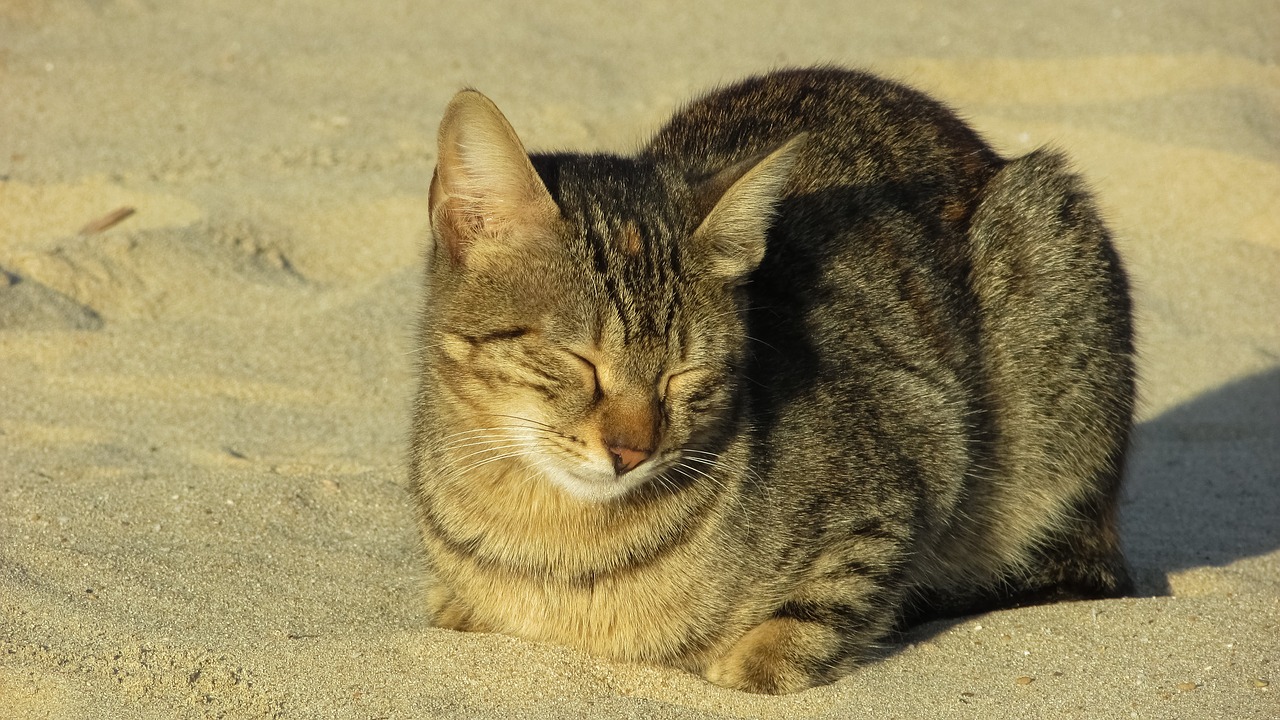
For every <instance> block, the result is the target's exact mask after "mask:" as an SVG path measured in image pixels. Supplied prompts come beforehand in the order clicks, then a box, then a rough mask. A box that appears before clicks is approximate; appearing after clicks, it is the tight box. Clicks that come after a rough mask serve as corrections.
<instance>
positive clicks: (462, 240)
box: [429, 90, 559, 265]
mask: <svg viewBox="0 0 1280 720" xmlns="http://www.w3.org/2000/svg"><path fill="white" fill-rule="evenodd" d="M438 142H439V159H438V160H437V162H436V171H435V176H434V177H433V178H432V180H431V195H430V200H429V207H430V214H431V228H432V232H433V235H434V238H435V241H436V243H437V246H438V247H440V246H443V248H444V249H445V250H446V251H447V254H448V256H449V259H450V260H451V261H452V262H453V264H454V265H466V264H468V263H469V262H470V261H471V255H472V253H473V252H475V251H477V250H480V251H483V250H485V249H499V248H497V247H493V246H509V245H511V244H512V243H518V242H520V241H521V240H522V239H523V238H529V237H541V236H543V235H545V231H546V228H547V226H548V224H549V223H550V222H551V220H552V218H554V217H555V216H556V215H557V214H558V212H559V210H558V208H556V204H555V201H554V200H552V198H551V194H550V193H549V192H547V188H546V186H545V185H543V183H542V179H541V178H539V177H538V173H537V172H536V171H535V170H534V169H533V165H532V164H531V163H530V162H529V155H528V153H526V152H525V149H524V145H523V144H522V143H521V142H520V138H519V137H518V136H517V135H516V132H515V130H514V129H513V128H512V127H511V124H510V123H508V122H507V119H506V118H505V117H503V115H502V112H501V111H500V110H498V107H497V106H496V105H494V104H493V101H491V100H489V98H487V97H485V96H484V95H481V94H480V93H478V92H476V91H474V90H463V91H462V92H460V93H458V94H457V95H455V96H454V98H453V100H451V101H450V102H449V106H448V107H447V108H446V109H445V113H444V118H443V119H442V120H441V121H440V133H439V137H438Z"/></svg>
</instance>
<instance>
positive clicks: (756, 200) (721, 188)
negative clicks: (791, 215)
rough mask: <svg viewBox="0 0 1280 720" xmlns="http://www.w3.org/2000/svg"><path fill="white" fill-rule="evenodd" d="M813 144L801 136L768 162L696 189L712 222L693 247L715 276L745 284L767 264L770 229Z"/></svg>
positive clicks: (747, 164)
mask: <svg viewBox="0 0 1280 720" xmlns="http://www.w3.org/2000/svg"><path fill="white" fill-rule="evenodd" d="M807 138H808V135H807V134H806V133H801V134H799V135H797V136H795V137H793V138H791V139H790V140H788V141H787V142H785V143H783V144H782V146H781V147H779V148H777V149H776V150H774V151H773V152H770V153H768V154H767V155H765V156H764V157H763V158H760V157H755V158H751V159H748V160H745V161H743V162H740V163H738V164H737V165H733V166H731V167H729V168H726V169H724V170H721V171H720V172H718V173H716V174H715V175H714V176H713V177H711V178H710V179H709V180H706V181H703V183H702V184H701V185H700V186H699V187H698V188H697V189H696V192H697V197H698V200H699V205H700V206H701V207H702V208H704V209H705V212H706V216H705V217H704V218H703V220H702V224H701V225H699V226H698V229H697V230H695V231H694V233H693V242H694V244H695V247H699V248H700V249H701V251H702V253H703V254H704V256H705V258H706V261H707V263H708V268H709V269H710V270H711V272H712V273H714V274H716V275H719V276H721V277H724V278H726V279H730V280H734V279H740V278H743V277H745V276H746V275H747V274H748V273H750V272H751V271H752V270H755V269H756V266H757V265H759V264H760V261H761V260H763V259H764V250H765V236H766V234H767V233H768V231H769V224H770V223H771V222H772V220H773V216H774V214H775V213H776V212H777V206H778V201H779V199H780V197H781V195H782V189H783V186H785V185H786V184H787V180H788V179H789V178H790V177H791V169H792V168H793V167H794V166H795V163H796V159H797V158H799V156H800V150H801V149H802V148H803V147H804V144H805V141H806V140H807Z"/></svg>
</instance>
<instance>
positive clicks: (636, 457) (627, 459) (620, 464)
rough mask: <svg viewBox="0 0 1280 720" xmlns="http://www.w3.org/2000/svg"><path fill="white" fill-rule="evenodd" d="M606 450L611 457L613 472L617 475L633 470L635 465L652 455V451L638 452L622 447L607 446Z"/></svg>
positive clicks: (634, 449)
mask: <svg viewBox="0 0 1280 720" xmlns="http://www.w3.org/2000/svg"><path fill="white" fill-rule="evenodd" d="M608 449H609V454H610V455H611V456H613V470H614V472H616V473H618V474H619V475H621V474H623V473H626V472H631V471H632V470H635V469H636V466H637V465H639V464H640V463H642V462H644V461H645V460H648V459H649V456H650V455H652V454H653V451H652V450H638V449H636V448H631V447H625V446H623V445H609V446H608Z"/></svg>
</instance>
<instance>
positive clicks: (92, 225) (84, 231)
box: [80, 206, 136, 235]
mask: <svg viewBox="0 0 1280 720" xmlns="http://www.w3.org/2000/svg"><path fill="white" fill-rule="evenodd" d="M134 212H136V211H135V210H134V209H133V208H131V207H128V206H125V207H118V208H116V209H115V210H112V211H111V212H109V213H107V214H106V215H103V216H102V217H100V218H98V219H96V220H93V221H90V222H89V224H88V225H85V226H84V227H82V228H80V234H81V235H97V234H98V233H100V232H105V231H106V230H109V229H111V228H113V227H115V226H116V225H119V224H120V223H121V222H123V221H124V219H125V218H127V217H129V216H130V215H132V214H133V213H134Z"/></svg>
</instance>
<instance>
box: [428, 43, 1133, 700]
mask: <svg viewBox="0 0 1280 720" xmlns="http://www.w3.org/2000/svg"><path fill="white" fill-rule="evenodd" d="M431 217H432V228H433V241H434V244H433V248H432V249H431V251H430V252H429V256H428V262H427V271H426V302H425V304H424V306H423V310H422V318H421V319H422V324H421V354H422V365H421V371H420V373H421V377H420V391H419V394H418V397H417V405H416V412H415V421H414V430H413V444H412V452H411V465H412V474H413V479H414V483H415V489H416V493H417V506H418V510H419V518H420V525H421V529H422V537H423V543H424V547H425V549H426V556H427V560H428V564H429V570H430V575H431V583H430V589H429V592H428V608H429V612H430V614H431V617H432V619H433V621H434V622H435V624H437V625H439V626H441V627H448V628H454V629H458V630H472V631H483V632H502V633H509V634H513V635H517V636H521V637H526V638H531V639H535V640H542V641H549V642H556V643H562V644H565V645H570V646H574V647H578V648H582V649H584V650H587V651H589V652H592V653H595V654H598V655H601V656H605V657H610V658H615V659H619V660H626V661H640V662H655V663H662V664H668V665H672V666H676V667H681V668H685V669H687V670H690V671H692V672H696V673H700V674H702V675H704V676H705V677H706V678H708V679H709V680H711V681H712V682H715V683H717V684H721V685H724V686H728V687H733V688H740V689H743V690H748V691H752V692H768V693H782V692H791V691H795V690H799V689H803V688H806V687H810V686H812V685H815V684H818V683H823V682H828V681H831V680H833V679H835V678H837V677H839V676H840V675H842V674H844V673H847V672H848V671H849V670H850V669H851V668H852V667H854V666H855V665H856V663H857V662H858V661H860V660H861V659H864V658H865V657H866V656H867V655H868V651H869V649H870V648H872V647H874V645H875V644H876V643H877V642H879V641H882V640H883V639H884V637H885V635H886V634H887V633H888V632H889V631H890V630H891V629H892V628H893V627H894V626H895V625H896V624H898V623H900V622H902V621H903V620H904V618H918V617H921V616H928V615H935V614H939V613H957V612H966V611H970V610H974V609H979V608H984V607H990V606H994V605H1000V604H1007V603H1014V602H1022V601H1032V600H1040V599H1046V598H1054V597H1070V596H1111V595H1116V594H1119V593H1123V592H1124V591H1126V589H1127V588H1128V576H1127V571H1126V568H1125V563H1124V559H1123V557H1122V556H1121V554H1120V550H1119V543H1118V539H1117V537H1118V536H1117V532H1116V527H1115V518H1114V515H1115V502H1116V495H1117V491H1118V485H1119V482H1120V478H1121V470H1122V465H1123V459H1124V453H1125V449H1126V445H1127V439H1128V433H1129V426H1130V422H1131V413H1132V402H1133V399H1132V398H1133V365H1132V345H1131V330H1130V320H1129V304H1128V302H1129V301H1128V291H1127V287H1126V282H1125V278H1124V274H1123V272H1122V270H1121V268H1120V264H1119V261H1118V259H1117V257H1116V254H1115V251H1114V249H1113V247H1112V245H1111V242H1110V240H1109V238H1108V235H1107V231H1106V229H1105V228H1104V227H1103V225H1102V223H1101V221H1100V219H1099V217H1098V213H1097V212H1096V210H1095V209H1094V207H1093V204H1092V201H1091V199H1090V197H1089V194H1088V192H1087V191H1086V190H1085V189H1084V187H1083V186H1082V183H1081V182H1080V181H1079V180H1078V179H1077V178H1076V177H1075V176H1074V175H1072V174H1071V173H1070V171H1069V170H1068V169H1067V168H1066V167H1065V164H1064V162H1063V160H1062V159H1061V158H1060V157H1059V156H1057V155H1055V154H1053V153H1050V152H1045V151H1040V152H1036V153H1033V154H1031V155H1029V156H1026V157H1024V158H1020V159H1016V160H1012V161H1007V160H1004V159H1001V158H1000V157H999V156H997V155H996V154H995V153H994V152H993V151H992V150H990V149H989V148H988V147H987V146H986V145H985V144H984V143H983V142H982V140H981V139H980V138H979V137H978V136H977V135H976V134H974V133H973V132H972V131H971V130H970V129H968V128H967V127H966V126H965V125H964V124H963V123H962V122H961V121H959V120H958V119H957V118H956V117H955V116H954V115H953V114H951V113H950V112H949V111H948V110H947V109H946V108H944V107H942V106H941V105H939V104H937V103H936V102H934V101H932V100H930V99H928V98H926V97H924V96H922V95H920V94H919V93H916V92H914V91H912V90H910V89H907V88H905V87H903V86H900V85H897V84H893V83H890V82H886V81H884V80H880V79H877V78H874V77H872V76H869V75H865V74H861V73H855V72H848V71H843V70H837V69H830V68H819V69H812V70H794V71H783V72H776V73H772V74H769V75H765V76H761V77H756V78H751V79H748V80H746V81H743V82H741V83H738V84H736V85H733V86H730V87H727V88H723V89H721V90H718V91H715V92H713V93H711V94H709V95H707V96H705V97H703V98H702V99H700V100H697V101H695V102H693V103H691V104H690V105H688V106H686V107H685V108H683V109H681V110H680V111H679V112H678V113H677V114H676V115H675V117H674V118H673V119H672V120H671V121H670V122H669V123H668V125H667V126H666V127H665V128H663V129H662V130H661V131H659V133H658V134H657V135H656V137H655V138H654V139H653V140H652V142H651V143H650V144H649V145H648V146H647V147H646V148H644V149H643V150H642V151H641V152H640V153H638V154H637V155H634V156H629V157H624V156H613V155H579V154H535V155H529V154H528V153H526V151H525V149H524V148H523V146H522V145H521V144H520V141H519V139H518V137H517V136H516V134H515V132H514V131H513V130H512V129H511V128H510V126H509V125H508V124H507V122H506V120H505V119H504V118H503V117H502V115H501V113H500V112H499V111H498V110H497V108H496V107H495V106H494V105H493V104H492V103H491V102H490V101H489V100H488V99H486V98H484V97H483V96H482V95H480V94H479V93H476V92H474V91H466V92H463V93H460V94H459V95H458V96H457V97H456V98H455V99H454V101H453V102H452V103H451V104H450V107H449V110H448V111H447V112H446V115H445V119H444V121H443V122H442V125H441V132H440V156H439V161H438V166H437V170H436V176H435V179H434V181H433V183H432V193H431Z"/></svg>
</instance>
